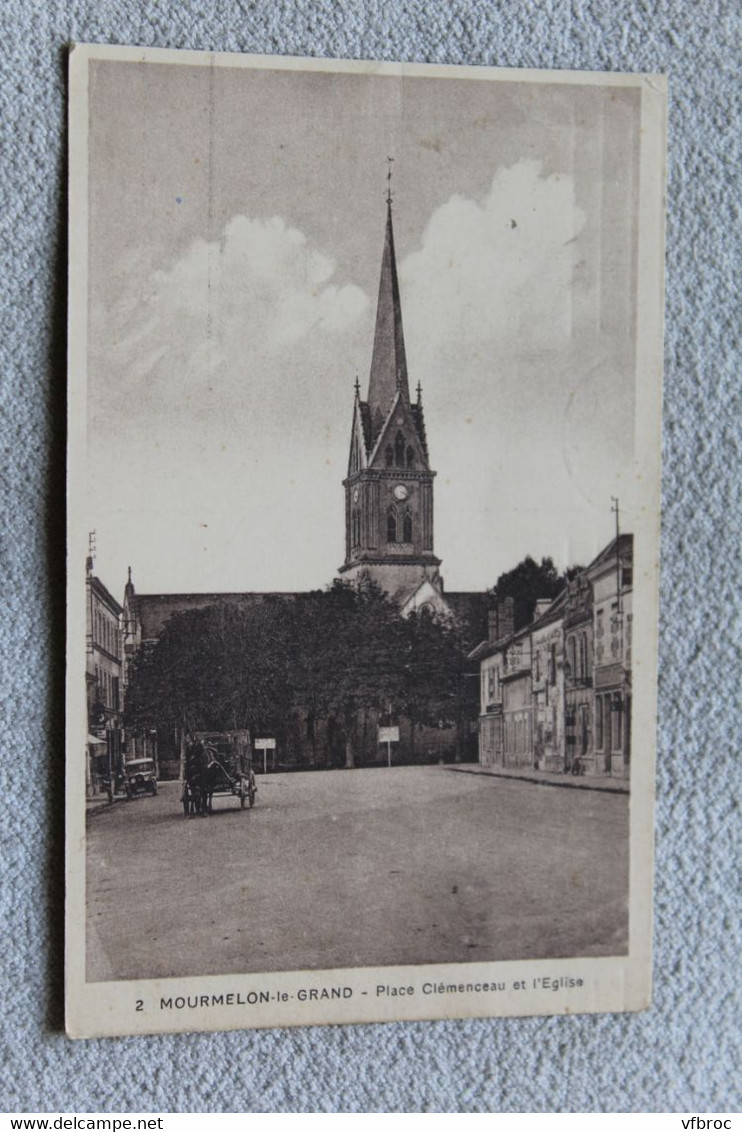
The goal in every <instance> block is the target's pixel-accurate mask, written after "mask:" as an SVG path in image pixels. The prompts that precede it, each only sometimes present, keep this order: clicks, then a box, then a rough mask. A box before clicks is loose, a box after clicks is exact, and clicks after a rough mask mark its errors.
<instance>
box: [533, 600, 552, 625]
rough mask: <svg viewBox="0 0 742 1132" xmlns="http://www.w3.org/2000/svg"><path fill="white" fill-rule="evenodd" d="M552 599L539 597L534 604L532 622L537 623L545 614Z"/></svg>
mask: <svg viewBox="0 0 742 1132" xmlns="http://www.w3.org/2000/svg"><path fill="white" fill-rule="evenodd" d="M551 602H552V599H551V598H550V597H540V598H539V599H538V601H537V602H536V608H535V609H534V611H533V620H534V621H537V620H538V618H539V617H540V616H541V615H542V614H543V613H546V610H547V609H548V608H549V606H550V605H551Z"/></svg>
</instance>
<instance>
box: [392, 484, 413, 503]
mask: <svg viewBox="0 0 742 1132" xmlns="http://www.w3.org/2000/svg"><path fill="white" fill-rule="evenodd" d="M409 494H410V493H409V491H408V490H407V488H406V487H405V485H404V484H403V483H398V484H397V486H396V487H395V489H394V498H395V499H396V500H397V501H398V502H399V503H404V501H405V499H406V498H407V496H408V495H409Z"/></svg>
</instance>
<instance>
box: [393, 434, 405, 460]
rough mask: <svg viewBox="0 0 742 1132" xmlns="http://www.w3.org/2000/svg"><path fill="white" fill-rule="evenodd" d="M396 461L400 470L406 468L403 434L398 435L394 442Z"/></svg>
mask: <svg viewBox="0 0 742 1132" xmlns="http://www.w3.org/2000/svg"><path fill="white" fill-rule="evenodd" d="M394 461H395V463H396V465H397V467H398V468H403V467H404V437H403V436H402V433H401V432H398V433H397V439H396V440H395V441H394Z"/></svg>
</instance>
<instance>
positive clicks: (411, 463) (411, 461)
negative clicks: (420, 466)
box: [407, 444, 415, 468]
mask: <svg viewBox="0 0 742 1132" xmlns="http://www.w3.org/2000/svg"><path fill="white" fill-rule="evenodd" d="M407 467H408V468H414V467H415V453H414V451H413V449H412V445H410V444H408V445H407Z"/></svg>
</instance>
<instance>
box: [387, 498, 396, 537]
mask: <svg viewBox="0 0 742 1132" xmlns="http://www.w3.org/2000/svg"><path fill="white" fill-rule="evenodd" d="M386 541H387V542H396V541H397V508H396V507H394V506H392V507H390V508H389V510H388V511H387V513H386Z"/></svg>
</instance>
